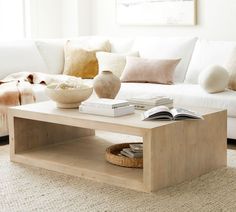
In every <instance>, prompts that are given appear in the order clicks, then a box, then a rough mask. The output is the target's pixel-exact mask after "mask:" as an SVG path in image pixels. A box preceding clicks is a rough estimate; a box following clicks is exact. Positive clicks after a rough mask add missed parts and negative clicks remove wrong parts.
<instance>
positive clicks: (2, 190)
mask: <svg viewBox="0 0 236 212" xmlns="http://www.w3.org/2000/svg"><path fill="white" fill-rule="evenodd" d="M0 211H1V212H5V211H6V212H11V211H14V212H15V211H24V212H28V211H43V212H47V211H63V212H64V211H65V212H67V211H70V212H71V211H79V212H80V211H122V212H123V211H131V212H132V211H137V212H138V211H145V212H146V211H191V212H192V211H236V150H234V149H232V148H231V149H228V167H227V168H223V169H219V170H217V171H213V172H211V173H209V174H206V175H204V176H201V177H199V178H197V179H195V180H193V181H189V182H185V183H182V184H180V185H177V186H174V187H170V188H167V189H163V190H161V191H158V192H156V193H152V194H146V193H142V192H136V191H132V190H128V189H123V188H119V187H115V186H111V185H107V184H103V183H98V182H93V181H90V180H85V179H81V178H77V177H72V176H67V175H64V174H60V173H56V172H51V171H47V170H43V169H39V168H33V167H29V166H25V165H21V164H16V163H12V162H10V161H9V145H4V146H0Z"/></svg>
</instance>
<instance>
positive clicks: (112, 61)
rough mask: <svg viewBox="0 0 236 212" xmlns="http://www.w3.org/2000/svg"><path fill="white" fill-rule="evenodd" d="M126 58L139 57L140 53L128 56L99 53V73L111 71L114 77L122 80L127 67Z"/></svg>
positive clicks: (128, 54) (127, 54) (131, 53)
mask: <svg viewBox="0 0 236 212" xmlns="http://www.w3.org/2000/svg"><path fill="white" fill-rule="evenodd" d="M126 56H136V57H138V56H139V53H138V52H130V53H126V54H121V53H110V52H97V53H96V57H97V60H98V66H99V72H102V71H104V70H109V71H111V72H112V73H113V74H114V75H116V76H117V77H119V78H120V76H121V74H122V72H123V70H124V68H125V65H126Z"/></svg>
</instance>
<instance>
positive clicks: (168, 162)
mask: <svg viewBox="0 0 236 212" xmlns="http://www.w3.org/2000/svg"><path fill="white" fill-rule="evenodd" d="M226 118H227V114H226V111H224V112H218V113H215V114H211V115H206V116H205V117H204V120H186V121H179V122H175V123H174V124H172V125H169V126H163V127H159V128H157V129H155V130H152V131H151V132H150V134H149V135H148V136H147V137H146V138H147V139H146V140H145V139H144V145H146V149H145V152H144V154H147V155H148V156H147V157H148V158H146V156H144V157H145V158H146V163H145V165H146V169H144V179H145V178H146V179H145V184H146V186H147V189H148V190H149V191H155V190H158V189H160V188H164V187H167V186H171V185H174V184H177V183H181V182H183V181H185V180H190V179H193V178H195V177H198V176H200V175H202V174H205V173H207V172H209V171H212V170H214V169H217V168H220V167H223V166H226V165H227V161H226V159H227V157H226V156H227V155H226V151H227V135H226V134H227V133H226V128H227V126H226V125H227V124H226V123H227V122H226ZM145 176H146V177H145Z"/></svg>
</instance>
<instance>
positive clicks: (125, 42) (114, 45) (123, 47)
mask: <svg viewBox="0 0 236 212" xmlns="http://www.w3.org/2000/svg"><path fill="white" fill-rule="evenodd" d="M109 41H110V43H111V52H114V53H126V52H130V51H131V50H132V47H133V44H134V39H133V38H127V37H110V38H109Z"/></svg>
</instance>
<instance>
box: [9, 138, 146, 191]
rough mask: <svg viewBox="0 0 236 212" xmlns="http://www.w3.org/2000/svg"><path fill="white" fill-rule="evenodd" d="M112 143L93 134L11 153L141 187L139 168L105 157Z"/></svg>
mask: <svg viewBox="0 0 236 212" xmlns="http://www.w3.org/2000/svg"><path fill="white" fill-rule="evenodd" d="M110 145H112V143H110V142H108V141H106V140H104V139H102V138H99V137H96V136H89V137H83V138H79V139H76V140H72V141H67V142H65V143H59V144H53V145H46V146H44V147H40V148H37V149H33V150H27V151H25V152H21V153H18V154H15V155H14V158H13V160H14V161H16V162H20V163H24V164H28V165H33V166H37V167H41V168H45V169H48V170H52V171H57V172H61V173H65V174H70V175H74V176H79V177H85V178H88V179H92V180H96V181H102V182H111V183H112V184H113V185H117V186H122V187H125V188H131V189H134V188H135V189H136V190H140V191H143V190H144V185H143V169H136V168H124V167H119V166H115V165H112V164H110V163H108V162H107V161H106V160H105V157H104V154H105V149H106V148H107V147H108V146H110Z"/></svg>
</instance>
